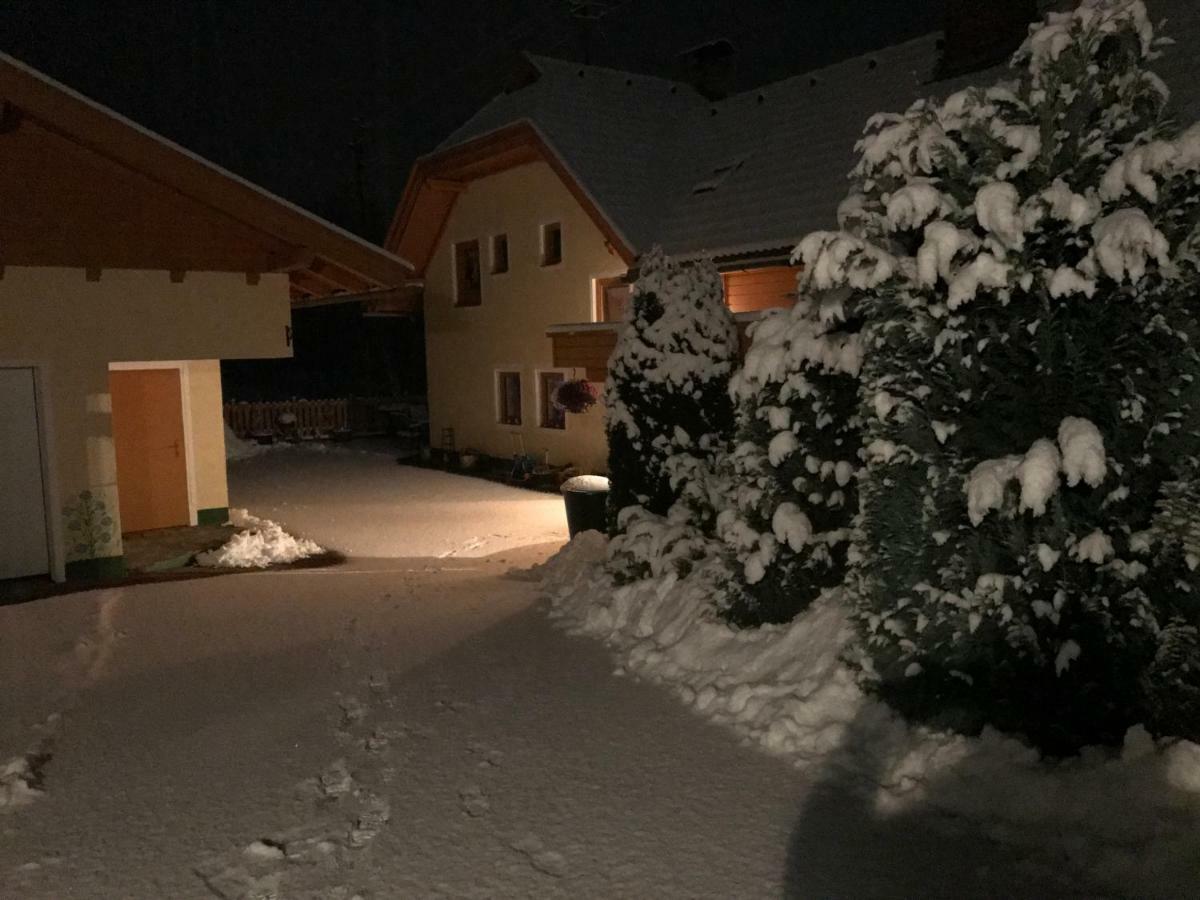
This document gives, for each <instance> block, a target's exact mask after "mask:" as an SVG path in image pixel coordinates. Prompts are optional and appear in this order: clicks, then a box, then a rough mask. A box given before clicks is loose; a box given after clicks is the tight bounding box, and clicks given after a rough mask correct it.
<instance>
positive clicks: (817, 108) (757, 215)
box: [438, 0, 1200, 256]
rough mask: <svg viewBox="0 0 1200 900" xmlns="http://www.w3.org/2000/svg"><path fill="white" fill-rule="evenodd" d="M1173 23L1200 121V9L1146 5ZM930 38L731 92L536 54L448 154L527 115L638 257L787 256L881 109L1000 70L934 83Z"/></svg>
mask: <svg viewBox="0 0 1200 900" xmlns="http://www.w3.org/2000/svg"><path fill="white" fill-rule="evenodd" d="M1147 6H1148V7H1149V9H1150V12H1151V14H1152V16H1153V17H1154V18H1155V20H1156V21H1157V20H1160V19H1162V18H1166V19H1167V20H1168V23H1167V27H1166V30H1165V34H1167V35H1168V36H1170V37H1171V38H1173V39H1174V40H1175V42H1176V46H1174V47H1168V48H1166V50H1165V52H1164V54H1163V58H1162V59H1160V60H1158V61H1157V63H1156V65H1155V68H1156V71H1158V72H1159V74H1160V75H1162V77H1163V78H1164V80H1165V81H1166V82H1167V84H1168V85H1169V86H1170V87H1171V89H1172V91H1173V92H1174V96H1173V104H1174V107H1175V109H1176V111H1177V113H1178V114H1179V116H1180V118H1181V119H1184V120H1186V121H1192V120H1196V119H1200V65H1198V64H1197V62H1196V54H1195V52H1194V49H1193V48H1195V47H1196V46H1197V45H1200V4H1195V3H1194V2H1193V0H1147ZM939 37H940V34H937V33H933V34H928V35H925V36H923V37H919V38H916V39H914V40H911V41H907V42H905V43H902V44H897V45H895V46H892V47H887V48H884V49H882V50H879V51H876V52H873V53H868V54H864V55H862V56H857V57H854V58H852V59H848V60H845V61H843V62H840V63H836V64H834V65H831V66H828V67H826V68H823V69H818V70H815V71H812V72H807V73H805V74H803V75H797V76H795V77H792V78H788V79H785V80H783V81H779V82H776V83H774V84H770V85H767V86H765V87H762V88H756V89H754V90H750V91H746V92H743V93H740V94H736V95H734V96H731V97H728V98H726V99H724V100H720V101H716V102H710V101H707V100H705V99H704V98H703V97H702V96H701V95H700V94H699V93H697V92H696V91H695V90H694V89H693V88H692V87H690V86H689V85H686V84H682V83H677V82H673V81H669V80H666V79H662V78H653V77H648V76H644V75H636V74H632V73H628V72H621V71H617V70H615V69H605V68H601V67H598V66H585V65H581V64H578V63H571V62H565V61H562V60H556V59H550V58H547V57H542V56H530V57H529V60H530V62H531V63H532V64H533V65H534V66H535V67H536V69H537V71H538V72H539V75H540V77H538V78H537V79H536V80H535V81H533V82H532V83H530V84H528V85H526V86H525V87H522V88H520V89H518V90H515V91H513V92H511V93H507V94H503V95H501V96H499V97H496V98H495V99H494V100H492V101H491V102H490V103H488V104H487V105H486V106H485V107H483V108H482V109H481V110H480V111H479V112H478V113H476V114H475V115H474V116H473V117H472V118H471V119H470V120H469V121H467V122H466V123H465V124H464V125H463V126H462V127H460V128H459V129H457V130H456V131H455V132H454V133H453V134H451V135H450V136H449V137H448V138H447V139H446V140H445V141H444V142H443V143H442V144H441V146H440V147H439V148H438V150H439V151H441V150H445V149H448V148H450V147H453V146H455V145H458V144H461V143H463V142H464V141H467V140H470V139H471V138H476V137H479V136H480V135H484V134H487V133H489V132H492V131H495V130H497V129H499V128H502V127H504V126H505V125H508V124H510V123H512V122H515V121H519V120H528V121H530V122H532V123H533V124H534V125H535V126H536V127H537V128H538V129H539V131H540V132H541V133H542V134H543V135H545V138H546V140H547V141H548V142H549V143H550V144H551V146H552V147H553V148H554V149H555V150H556V151H557V153H558V154H559V155H560V156H561V157H562V159H563V161H564V163H565V164H566V165H567V166H568V167H569V168H570V169H571V171H572V172H573V173H574V174H575V175H576V176H577V177H578V178H579V179H580V181H581V182H582V184H583V185H584V186H585V187H586V189H587V190H588V191H589V192H590V194H591V195H592V196H593V197H594V198H595V199H596V202H597V204H598V205H599V207H600V208H601V209H602V210H603V212H604V213H605V215H607V216H608V217H610V218H611V219H612V221H613V223H614V225H615V226H616V227H617V228H618V229H619V230H620V231H621V233H622V234H624V235H625V236H626V237H627V238H628V239H629V241H630V243H631V245H632V246H633V248H634V249H635V250H637V251H638V252H642V251H645V250H646V249H648V248H649V247H650V245H652V244H661V245H662V246H663V247H664V249H665V250H667V252H668V253H672V254H675V255H680V256H686V255H690V254H698V253H712V254H714V255H717V256H721V255H731V256H732V255H736V256H750V255H755V254H759V253H761V254H767V253H775V254H781V253H783V252H784V248H790V247H791V246H793V245H794V244H795V243H796V241H797V240H798V239H799V238H800V237H801V236H802V235H804V234H805V233H807V232H809V231H812V230H814V229H818V228H828V227H831V226H833V225H834V215H835V212H836V210H837V205H838V203H839V202H840V200H841V199H842V198H843V197H844V196H845V194H846V189H847V181H846V177H847V173H848V172H849V170H850V168H851V167H852V166H853V163H854V144H855V141H857V140H858V138H859V136H860V134H861V133H862V129H863V126H864V124H865V123H866V121H867V119H868V118H869V117H870V116H871V115H872V114H873V113H876V112H881V111H895V112H900V111H902V110H904V109H905V108H906V107H907V106H908V105H909V104H910V103H911V102H912V101H913V100H916V99H917V98H919V97H923V96H944V95H946V94H948V93H950V92H952V91H954V90H957V89H959V88H961V87H964V86H966V85H968V84H971V83H988V82H990V81H993V80H995V79H996V78H997V77H1001V76H1002V75H1003V70H1002V69H991V70H988V71H985V72H977V73H974V74H972V75H968V76H964V77H961V78H957V79H953V80H948V81H934V80H933V76H934V71H935V67H936V65H937V61H938V55H939V54H938V47H937V43H938V39H939Z"/></svg>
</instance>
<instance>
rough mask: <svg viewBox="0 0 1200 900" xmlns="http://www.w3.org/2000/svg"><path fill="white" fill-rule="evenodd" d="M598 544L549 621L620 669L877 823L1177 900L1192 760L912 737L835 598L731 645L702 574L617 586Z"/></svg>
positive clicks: (994, 737) (551, 573)
mask: <svg viewBox="0 0 1200 900" xmlns="http://www.w3.org/2000/svg"><path fill="white" fill-rule="evenodd" d="M607 554H608V542H607V539H606V538H604V536H602V535H601V534H599V533H597V532H585V533H583V534H581V535H579V536H578V537H576V538H575V539H574V540H573V541H571V543H569V544H568V545H567V546H566V547H565V548H564V549H563V550H562V551H561V552H560V553H558V554H557V555H556V556H555V557H553V558H551V559H550V560H549V561H548V562H547V563H546V564H545V565H544V566H542V567H541V568H540V569H539V575H540V576H541V578H542V587H543V590H544V592H545V593H546V594H547V595H548V596H549V598H550V601H551V604H552V610H551V615H552V616H553V617H554V618H556V619H557V620H559V621H560V622H561V623H562V624H563V626H564V627H566V628H567V629H568V630H569V631H571V632H574V633H577V634H586V635H590V636H593V637H597V638H600V639H602V640H604V641H606V642H607V643H608V644H610V645H611V646H612V648H613V649H614V651H615V653H616V654H617V656H618V658H619V660H620V668H619V669H618V671H621V670H625V671H629V672H632V673H636V674H638V675H642V676H646V677H649V678H651V679H653V680H656V681H660V682H663V683H665V684H667V685H669V686H671V687H672V688H673V689H674V691H675V692H676V693H677V694H678V695H679V697H680V698H681V699H682V700H683V701H684V702H685V703H687V704H688V705H690V706H692V707H693V708H694V709H695V710H696V711H697V712H699V713H701V714H703V715H705V716H707V717H709V718H711V719H713V720H715V721H717V722H719V723H722V724H724V725H727V726H730V727H733V728H734V729H736V730H737V731H738V732H740V733H741V734H743V735H744V736H746V737H748V738H750V739H752V740H754V741H755V742H757V743H759V744H760V745H762V746H763V747H765V748H766V749H767V750H769V751H771V752H773V753H776V754H779V755H782V756H785V757H787V758H788V759H790V760H791V761H792V762H793V763H794V764H795V765H796V766H797V767H798V768H801V769H807V770H811V771H813V772H814V774H816V773H818V772H820V773H822V774H824V773H828V772H836V773H837V774H839V775H850V776H852V777H854V778H855V779H857V780H858V782H859V784H860V785H863V786H864V787H865V789H868V790H870V791H872V792H873V794H874V798H875V806H876V810H877V812H878V813H879V814H880V815H883V816H886V815H889V814H895V813H901V812H904V811H906V810H909V809H910V808H912V807H913V806H914V805H916V804H921V805H923V806H926V807H934V808H937V809H940V810H943V811H944V812H946V813H948V814H950V815H952V816H955V817H963V818H965V819H968V820H970V821H973V822H977V823H981V824H982V826H983V827H984V828H985V830H986V832H987V833H988V835H989V836H990V837H992V838H993V839H995V840H997V841H999V842H1002V843H1006V844H1010V845H1012V846H1013V847H1014V848H1018V847H1022V846H1025V847H1038V848H1040V849H1042V850H1049V851H1050V852H1052V853H1058V854H1061V857H1062V858H1063V859H1064V860H1066V861H1068V862H1069V864H1070V865H1071V867H1072V868H1073V869H1075V870H1076V877H1078V878H1080V879H1093V880H1094V882H1095V886H1096V887H1097V888H1100V889H1106V890H1116V891H1119V892H1122V893H1124V892H1128V891H1131V890H1134V891H1136V892H1137V893H1138V894H1140V895H1180V894H1182V893H1186V892H1187V891H1188V890H1189V889H1194V887H1195V880H1194V879H1195V876H1196V860H1200V746H1198V745H1196V744H1194V743H1191V742H1189V741H1184V740H1165V739H1164V740H1159V741H1155V740H1154V739H1153V738H1151V736H1150V735H1149V734H1148V733H1147V732H1146V731H1145V729H1144V728H1142V727H1141V726H1135V727H1134V728H1131V729H1129V732H1128V734H1127V735H1126V738H1125V745H1124V748H1123V749H1122V750H1121V752H1120V753H1119V754H1118V753H1114V752H1111V751H1109V750H1106V749H1103V748H1087V749H1085V751H1084V752H1083V753H1082V754H1081V755H1080V757H1078V758H1075V759H1068V760H1061V761H1049V760H1043V759H1041V758H1040V757H1039V755H1038V753H1037V752H1036V751H1035V750H1033V749H1031V748H1029V747H1028V746H1026V745H1025V744H1023V743H1021V742H1019V741H1017V740H1014V739H1012V738H1010V737H1006V736H1004V735H1002V734H999V733H997V732H994V731H985V732H984V733H983V734H982V735H981V736H980V737H978V738H968V737H964V736H961V735H956V734H951V733H946V732H938V731H933V730H930V729H928V728H924V727H914V726H911V725H909V724H907V723H906V722H904V721H903V720H902V719H901V718H900V717H899V716H897V715H896V714H895V713H893V712H892V711H891V710H890V709H889V708H888V707H887V706H886V705H884V704H883V703H881V702H879V701H878V700H876V699H874V698H872V697H870V696H868V695H866V694H864V693H863V691H862V690H861V689H860V687H859V684H858V680H857V678H856V676H855V673H854V671H853V669H852V668H851V667H850V666H849V665H848V664H847V662H846V660H847V659H848V658H852V657H853V656H854V655H855V654H856V653H857V650H856V647H855V642H854V638H855V634H854V629H853V626H852V625H851V623H850V621H849V617H848V615H847V612H846V610H845V608H844V606H843V600H842V598H841V596H840V594H839V593H838V592H836V591H835V592H829V593H827V594H825V595H824V596H822V597H821V598H820V599H819V600H818V601H817V602H815V603H814V604H813V605H812V607H811V608H810V609H808V610H807V611H805V612H804V613H803V614H801V615H800V616H799V617H798V618H797V619H795V620H794V621H793V622H791V623H788V624H786V625H776V626H766V627H762V628H757V629H749V630H742V631H738V630H735V629H733V628H732V627H730V626H729V625H728V624H726V623H725V622H723V621H722V620H720V619H718V618H717V616H716V614H715V611H714V610H713V604H712V600H711V598H712V596H713V591H714V588H715V586H716V583H717V582H716V581H715V579H718V578H719V577H720V573H719V572H716V571H714V569H713V567H714V566H717V565H719V563H717V562H715V561H712V560H710V561H707V562H705V563H703V564H700V565H698V566H696V567H695V568H693V569H691V570H690V571H688V573H687V575H686V576H684V577H680V575H679V574H678V572H679V571H680V570H678V569H672V570H665V571H664V570H660V571H658V572H656V573H655V574H654V575H652V577H649V578H647V579H645V580H643V581H638V582H634V583H632V584H627V585H623V586H620V587H618V586H615V585H614V584H613V583H612V581H611V578H610V577H609V575H608V574H607V573H606V571H605V566H604V564H603V563H604V560H605V558H606V556H607Z"/></svg>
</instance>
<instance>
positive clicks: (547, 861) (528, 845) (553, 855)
mask: <svg viewBox="0 0 1200 900" xmlns="http://www.w3.org/2000/svg"><path fill="white" fill-rule="evenodd" d="M509 846H510V847H512V849H514V850H516V851H517V852H518V853H520V854H522V855H523V856H525V857H526V858H527V859H528V860H529V864H530V865H531V866H533V867H534V868H535V869H537V870H538V871H539V872H543V873H545V874H546V875H553V876H554V877H555V878H562V877H563V876H564V875H566V874H567V860H566V857H564V856H563V855H562V854H561V853H558V852H556V851H554V850H547V849H546V845H545V844H543V843H542V840H541V838H539V837H538V836H537V835H534V834H527V835H525V836H524V837H522V838H519V839H517V840H515V841H513V842H512V843H511V844H509Z"/></svg>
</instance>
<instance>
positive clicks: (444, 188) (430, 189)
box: [384, 122, 635, 275]
mask: <svg viewBox="0 0 1200 900" xmlns="http://www.w3.org/2000/svg"><path fill="white" fill-rule="evenodd" d="M538 161H542V162H545V163H547V164H548V165H549V166H550V168H551V169H553V170H554V172H555V174H556V175H558V177H559V178H560V179H562V182H563V184H564V185H566V187H567V190H569V191H570V192H571V195H572V196H573V197H574V198H575V200H576V201H578V203H579V205H580V206H581V207H582V208H583V209H584V211H585V212H587V214H588V215H589V216H590V217H591V219H592V221H593V222H595V223H596V226H597V228H599V229H600V233H601V234H603V235H604V237H605V240H606V241H608V244H609V246H610V247H612V249H613V251H614V252H615V253H616V254H617V255H618V256H619V257H621V259H623V260H624V261H625V263H626V265H632V263H633V260H634V257H635V253H634V250H633V248H632V247H630V246H629V245H628V243H627V242H626V241H625V239H624V238H623V237H622V236H621V234H620V233H619V232H618V231H617V229H616V227H615V226H614V225H613V224H612V222H611V221H609V219H608V217H607V216H605V215H604V213H603V212H602V211H601V210H600V208H599V207H598V206H596V204H595V202H594V201H593V200H592V198H591V197H590V195H589V194H588V192H587V191H586V190H585V189H584V187H583V185H581V184H580V183H579V181H578V180H577V179H576V178H575V176H574V175H573V174H571V172H570V171H569V170H568V169H567V167H566V165H565V164H564V163H563V161H562V159H561V158H560V157H559V155H558V154H557V153H556V152H555V151H554V150H553V148H551V147H550V145H549V144H548V143H547V142H546V140H545V139H544V138H543V137H542V135H541V134H540V133H539V132H538V130H537V129H536V128H534V127H533V125H532V124H530V123H529V122H517V123H515V124H513V125H508V126H506V127H504V128H501V129H499V130H498V131H494V132H492V133H491V134H486V135H483V136H482V137H478V138H474V139H472V140H470V141H467V142H465V143H462V144H459V145H457V146H455V147H450V148H449V149H447V150H443V151H439V152H438V153H435V154H433V155H431V156H426V157H423V158H422V159H419V160H417V162H416V164H415V165H414V166H413V168H412V171H411V172H410V173H409V176H408V184H407V185H406V186H405V188H404V194H403V196H402V197H401V198H400V204H399V205H398V206H397V207H396V215H395V217H394V218H393V219H392V225H391V228H390V229H389V230H388V236H387V239H386V240H385V241H384V246H385V247H386V248H387V249H388V250H390V251H392V252H393V253H395V254H396V255H398V256H402V257H403V258H404V259H406V260H409V261H410V262H411V263H412V264H413V266H414V267H415V269H416V272H417V274H418V275H422V274H424V272H425V268H426V266H428V265H429V260H430V259H431V258H432V257H433V254H434V251H435V250H436V249H437V245H438V241H440V240H441V237H442V232H443V231H444V230H445V227H446V222H447V221H448V220H449V218H450V212H451V210H453V209H454V204H455V202H456V201H457V199H458V195H459V194H461V193H462V192H463V191H466V190H468V189H469V186H470V182H472V181H473V180H475V179H477V178H483V177H485V176H487V175H494V174H496V173H498V172H503V171H506V170H508V169H511V168H514V167H516V166H519V165H525V164H526V163H531V162H538Z"/></svg>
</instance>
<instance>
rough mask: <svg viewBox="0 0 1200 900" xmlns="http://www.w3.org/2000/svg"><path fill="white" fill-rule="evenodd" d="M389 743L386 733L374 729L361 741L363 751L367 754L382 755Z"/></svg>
mask: <svg viewBox="0 0 1200 900" xmlns="http://www.w3.org/2000/svg"><path fill="white" fill-rule="evenodd" d="M390 743H391V739H390V738H389V736H388V734H387V732H385V731H381V730H379V729H376V730H375V731H372V732H371V733H370V734H369V735H367V737H366V740H364V741H363V749H364V750H366V751H367V752H368V753H383V752H384V751H385V750H387V748H388V744H390Z"/></svg>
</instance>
